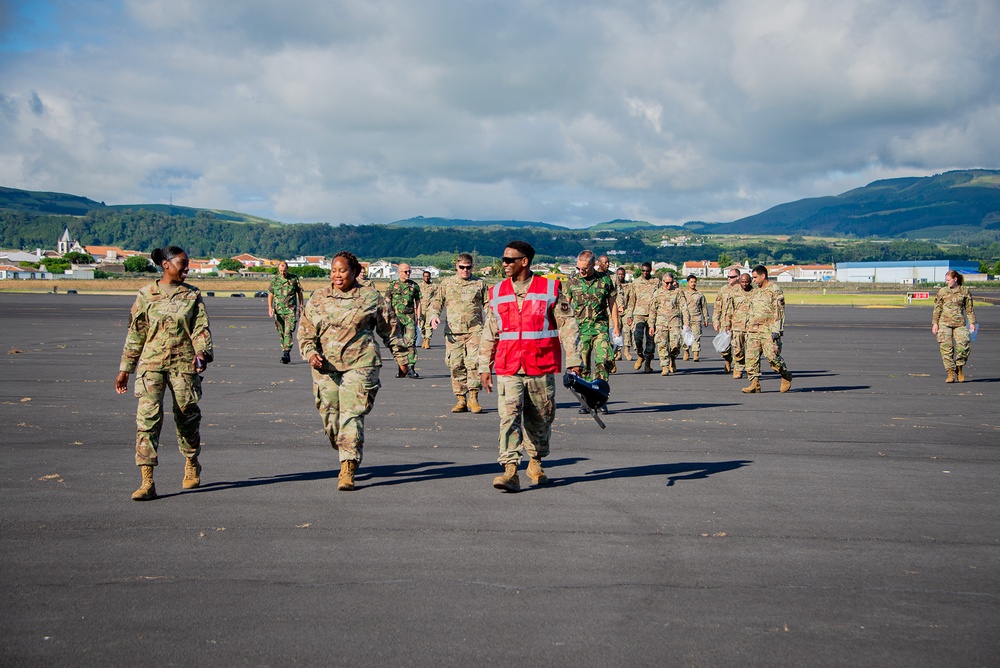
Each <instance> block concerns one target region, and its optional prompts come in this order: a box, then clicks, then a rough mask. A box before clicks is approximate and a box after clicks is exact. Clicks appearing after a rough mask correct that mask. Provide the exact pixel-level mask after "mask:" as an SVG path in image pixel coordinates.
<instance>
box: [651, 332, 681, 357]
mask: <svg viewBox="0 0 1000 668" xmlns="http://www.w3.org/2000/svg"><path fill="white" fill-rule="evenodd" d="M682 332H683V330H682V329H681V328H680V327H658V328H657V329H656V353H657V355H659V356H660V364H661V365H663V366H668V365H669V364H670V360H669V358H671V357H677V354H678V353H680V351H681V333H682Z"/></svg>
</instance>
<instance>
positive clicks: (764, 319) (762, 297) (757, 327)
mask: <svg viewBox="0 0 1000 668" xmlns="http://www.w3.org/2000/svg"><path fill="white" fill-rule="evenodd" d="M750 294H751V297H750V320H749V322H748V323H747V331H748V332H771V333H772V334H781V333H782V332H783V331H784V329H785V293H783V292H782V291H781V288H779V287H778V286H777V285H776V284H775V283H771V282H770V281H769V282H768V284H767V285H765V286H764V287H762V288H754V289H753V290H752V291H751V293H750Z"/></svg>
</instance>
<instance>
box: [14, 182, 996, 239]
mask: <svg viewBox="0 0 1000 668" xmlns="http://www.w3.org/2000/svg"><path fill="white" fill-rule="evenodd" d="M0 210H6V211H22V212H31V213H37V214H50V215H67V216H84V215H87V213H88V212H90V211H95V210H103V211H109V210H110V211H129V210H144V211H155V212H159V213H164V214H167V215H173V216H184V217H187V218H192V219H203V218H204V219H210V220H214V221H220V222H223V221H225V222H235V223H260V224H267V225H278V226H280V225H283V224H282V223H280V222H277V221H273V220H269V219H266V218H260V217H258V216H252V215H249V214H243V213H239V212H235V211H225V210H219V209H199V208H194V207H182V206H173V205H167V204H118V205H112V206H108V205H106V204H104V203H103V202H97V201H94V200H91V199H88V198H86V197H81V196H78V195H70V194H66V193H55V192H34V191H28V190H18V189H16V188H5V187H0ZM331 224H335V223H331ZM386 225H388V226H392V227H400V228H423V227H429V228H478V229H486V228H515V229H525V230H527V229H540V230H568V229H570V228H566V227H564V226H561V225H555V224H552V223H544V222H538V221H522V220H468V219H461V218H458V219H456V218H440V217H423V216H416V217H413V218H406V219H403V220H397V221H394V222H392V223H387V224H386ZM644 228H645V229H648V228H662V229H686V230H689V231H692V232H697V233H701V234H781V235H796V234H798V235H822V236H855V237H909V238H943V237H945V236H947V234H949V233H950V232H953V231H956V230H968V231H980V230H998V229H1000V170H996V169H968V170H955V171H950V172H944V173H943V174H935V175H934V176H925V177H921V176H914V177H903V178H895V179H884V180H880V181H873V182H872V183H869V184H868V185H866V186H864V187H861V188H855V189H853V190H849V191H847V192H845V193H842V194H840V195H830V196H826V197H813V198H808V199H801V200H797V201H795V202H788V203H785V204H779V205H777V206H774V207H772V208H770V209H768V210H766V211H763V212H761V213H758V214H754V215H752V216H747V217H745V218H740V219H739V220H735V221H732V222H729V223H708V222H702V221H691V222H689V223H686V224H685V225H684V226H683V228H680V227H678V226H658V225H654V224H652V223H649V222H646V221H637V220H621V219H618V220H612V221H608V222H604V223H598V224H596V225H592V226H591V227H589V228H586V229H585V230H582V231H603V230H613V231H622V230H630V229H644Z"/></svg>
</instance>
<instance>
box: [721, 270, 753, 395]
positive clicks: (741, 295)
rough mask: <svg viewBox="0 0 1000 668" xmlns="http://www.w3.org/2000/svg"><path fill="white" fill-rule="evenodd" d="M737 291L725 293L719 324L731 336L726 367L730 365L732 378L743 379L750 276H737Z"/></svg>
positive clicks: (751, 286)
mask: <svg viewBox="0 0 1000 668" xmlns="http://www.w3.org/2000/svg"><path fill="white" fill-rule="evenodd" d="M737 276H739V278H738V279H737V284H736V285H737V289H736V291H734V292H730V291H727V292H726V303H725V304H724V305H723V307H722V315H721V317H720V324H721V325H722V328H723V329H724V330H725V331H727V332H729V334H730V335H731V336H732V342H731V343H730V344H729V354H730V357H729V359H728V360H727V361H726V365H727V366H729V363H730V362H731V363H732V369H733V378H735V379H737V380H739V379H740V378H742V377H743V370H744V369H745V368H746V359H747V358H746V355H747V329H748V328H749V326H750V297H751V293H752V292H753V281H752V280H751V278H750V274H743V275H739V274H737Z"/></svg>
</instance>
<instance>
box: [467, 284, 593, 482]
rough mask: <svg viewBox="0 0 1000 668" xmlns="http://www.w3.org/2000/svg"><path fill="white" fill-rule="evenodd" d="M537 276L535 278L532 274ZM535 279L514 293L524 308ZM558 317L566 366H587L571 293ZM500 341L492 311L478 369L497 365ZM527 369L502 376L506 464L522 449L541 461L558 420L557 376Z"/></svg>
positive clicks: (518, 458) (561, 298)
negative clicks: (534, 373) (494, 360)
mask: <svg viewBox="0 0 1000 668" xmlns="http://www.w3.org/2000/svg"><path fill="white" fill-rule="evenodd" d="M532 278H534V276H532ZM530 285H531V280H527V281H523V282H521V283H514V295H515V296H516V297H517V305H518V308H520V306H521V304H522V303H523V302H524V296H525V295H526V294H527V293H528V288H529V287H530ZM553 315H554V316H555V320H556V327H557V328H558V330H559V344H560V345H561V346H562V351H563V354H565V356H566V366H567V367H574V366H582V365H583V359H582V357H581V355H580V329H579V327H578V326H577V322H576V318H575V317H574V316H573V306H572V304H571V303H570V301H569V299H567V298H566V293H565V292H564V291H563V290H560V291H559V297H558V299H557V300H556V304H555V310H554V311H553ZM499 339H500V325H499V323H498V322H497V317H496V314H495V313H494V312H493V310H492V309H487V315H486V323H485V325H484V326H483V338H482V344H481V345H480V348H479V368H480V369H483V371H484V372H485V371H486V370H487V369H492V367H493V355H494V352H495V351H496V344H497V341H499ZM523 371H524V370H523V369H521V370H520V371H519V373H516V374H514V375H512V376H497V412H498V413H499V414H500V456H499V458H498V460H497V461H499V462H500V464H501V465H506V464H508V463H514V464H517V463H519V462H520V461H521V457H522V451H523V450H527V452H528V456H529V457H532V458H535V459H541V458H542V457H545V456H546V455H548V454H549V441H550V440H551V437H552V421H553V420H554V419H555V417H556V378H555V374H551V373H549V374H544V375H541V376H529V375H527V374H526V373H523Z"/></svg>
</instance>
